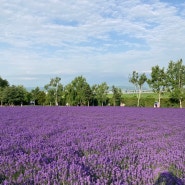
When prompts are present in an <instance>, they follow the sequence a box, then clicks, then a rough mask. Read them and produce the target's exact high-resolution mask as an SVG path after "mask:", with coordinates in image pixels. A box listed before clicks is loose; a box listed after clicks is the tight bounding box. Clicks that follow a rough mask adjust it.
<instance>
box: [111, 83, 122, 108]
mask: <svg viewBox="0 0 185 185" xmlns="http://www.w3.org/2000/svg"><path fill="white" fill-rule="evenodd" d="M112 93H113V96H112V100H113V105H114V106H116V105H120V103H121V98H122V91H121V89H120V88H118V87H115V86H114V85H113V86H112Z"/></svg>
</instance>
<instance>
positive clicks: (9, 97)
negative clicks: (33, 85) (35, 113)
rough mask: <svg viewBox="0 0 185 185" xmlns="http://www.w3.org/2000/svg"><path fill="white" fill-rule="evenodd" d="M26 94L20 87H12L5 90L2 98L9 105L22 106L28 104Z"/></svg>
mask: <svg viewBox="0 0 185 185" xmlns="http://www.w3.org/2000/svg"><path fill="white" fill-rule="evenodd" d="M27 94H28V92H27V91H26V89H25V88H24V87H23V86H22V85H19V86H15V85H12V86H8V87H6V88H5V90H4V93H3V98H4V101H5V103H7V104H9V105H23V104H24V103H26V104H27V103H28V101H27Z"/></svg>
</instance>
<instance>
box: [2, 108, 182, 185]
mask: <svg viewBox="0 0 185 185" xmlns="http://www.w3.org/2000/svg"><path fill="white" fill-rule="evenodd" d="M0 128H1V129H0V184H2V185H10V184H53V185H58V184H60V185H71V184H74V185H81V184H87V185H94V184H97V185H98V184H106V185H111V184H112V185H113V184H114V185H121V184H123V185H131V184H132V185H137V184H143V185H149V184H150V185H152V184H162V183H163V184H165V183H166V184H167V182H173V183H174V181H175V183H176V184H179V185H182V184H184V183H185V144H184V140H185V114H184V110H183V109H165V108H163V109H153V108H127V107H1V108H0ZM170 178H171V179H172V180H171V181H170Z"/></svg>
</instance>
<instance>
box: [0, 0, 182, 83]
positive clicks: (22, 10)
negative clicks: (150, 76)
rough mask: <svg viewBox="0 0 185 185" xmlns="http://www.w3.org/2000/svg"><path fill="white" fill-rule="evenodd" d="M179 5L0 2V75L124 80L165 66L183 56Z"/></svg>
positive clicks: (138, 0) (135, 0)
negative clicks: (108, 76) (102, 75)
mask: <svg viewBox="0 0 185 185" xmlns="http://www.w3.org/2000/svg"><path fill="white" fill-rule="evenodd" d="M182 6H184V4H182ZM180 7H181V6H180V5H179V6H177V4H169V3H168V2H162V1H159V0H152V1H149V2H148V3H146V1H143V0H132V1H130V0H126V1H116V0H108V1H107V0H94V1H90V0H69V1H62V0H46V1H44V0H37V1H33V0H30V1H23V0H17V1H13V0H10V1H5V0H1V6H0V17H1V18H2V19H1V20H0V55H1V59H0V65H1V68H0V74H1V76H6V77H7V78H8V76H10V74H11V76H12V75H15V76H16V74H26V73H25V72H26V71H27V72H29V74H27V75H30V74H33V75H34V74H35V75H39V74H56V75H57V74H59V73H61V74H67V75H76V74H80V73H84V74H85V73H87V75H88V74H89V76H91V73H95V72H96V73H97V75H98V74H100V73H102V72H105V73H111V74H115V76H116V75H117V74H118V73H119V75H120V74H121V73H123V74H125V75H126V76H127V74H128V73H131V72H132V71H133V70H137V71H148V70H150V69H151V67H152V66H154V65H157V64H158V65H161V66H166V65H167V64H168V62H169V60H178V59H180V58H182V59H183V58H185V49H184V48H185V43H184V38H185V16H184V15H185V14H184V10H183V9H182V8H180ZM28 78H29V77H28ZM28 78H27V79H28ZM30 78H31V79H32V77H30ZM121 81H122V80H121V79H120V83H121ZM12 82H14V81H12ZM33 83H34V82H33ZM40 84H43V81H42V80H40Z"/></svg>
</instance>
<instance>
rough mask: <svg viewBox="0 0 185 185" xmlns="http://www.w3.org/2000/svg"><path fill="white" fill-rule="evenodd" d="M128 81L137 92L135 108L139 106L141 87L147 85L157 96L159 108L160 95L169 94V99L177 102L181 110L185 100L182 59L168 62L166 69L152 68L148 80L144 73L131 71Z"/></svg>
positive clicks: (184, 77) (184, 75)
mask: <svg viewBox="0 0 185 185" xmlns="http://www.w3.org/2000/svg"><path fill="white" fill-rule="evenodd" d="M129 81H130V82H131V83H132V84H134V86H135V88H136V90H137V92H138V93H137V99H138V102H137V106H139V102H140V98H141V93H142V86H143V84H144V83H148V85H149V87H150V88H152V90H153V92H155V93H157V94H158V103H159V106H160V101H161V94H163V93H165V92H170V97H171V99H173V100H174V101H178V102H179V107H180V108H182V101H183V99H185V88H184V87H185V66H184V65H183V61H182V59H180V60H178V61H177V62H173V61H170V62H169V64H168V68H167V69H166V70H165V68H164V67H163V68H160V67H159V66H158V65H157V66H154V67H152V72H151V74H150V78H147V77H146V75H145V73H143V74H138V73H137V72H136V71H133V73H132V75H131V76H130V77H129Z"/></svg>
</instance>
